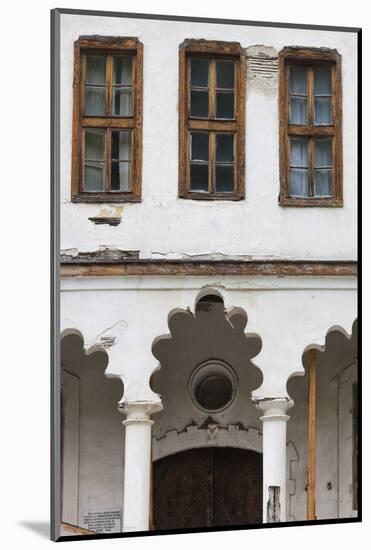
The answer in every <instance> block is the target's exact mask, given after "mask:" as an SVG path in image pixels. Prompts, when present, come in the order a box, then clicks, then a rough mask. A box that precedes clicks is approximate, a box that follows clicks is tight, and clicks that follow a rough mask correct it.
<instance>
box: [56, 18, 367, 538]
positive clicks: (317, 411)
mask: <svg viewBox="0 0 371 550" xmlns="http://www.w3.org/2000/svg"><path fill="white" fill-rule="evenodd" d="M60 33H61V34H60V41H61V134H60V140H61V162H60V165H61V173H60V179H61V193H60V194H61V196H60V199H61V205H60V209H61V297H60V299H61V305H60V308H61V358H62V371H61V379H62V410H61V413H62V414H61V416H62V456H61V462H62V471H61V489H62V502H61V508H62V515H61V521H62V524H63V525H64V527H63V529H65V530H66V533H68V532H69V531H68V529H70V528H71V527H70V526H71V525H72V526H77V527H79V528H80V529H87V530H89V531H93V532H114V531H146V530H148V529H159V530H160V529H180V528H194V527H212V526H223V525H239V524H244V525H248V524H256V523H261V522H268V523H269V522H284V521H294V520H296V521H300V520H306V519H332V518H348V517H354V516H355V515H356V514H357V468H356V464H357V460H356V456H357V437H356V436H357V429H356V422H357V417H356V410H357V395H358V393H357V321H356V320H357V277H356V260H357V256H356V255H357V162H356V159H357V123H356V121H357V88H356V83H357V35H356V33H354V32H347V31H345V30H344V31H329V30H310V29H300V28H283V27H282V28H278V27H262V26H258V25H256V26H255V25H244V24H241V25H238V24H228V23H225V22H221V23H211V22H208V21H207V20H206V21H204V22H202V21H200V22H194V21H187V20H156V19H141V18H128V17H113V16H97V15H95V16H93V15H78V14H75V15H73V14H62V15H61V31H60Z"/></svg>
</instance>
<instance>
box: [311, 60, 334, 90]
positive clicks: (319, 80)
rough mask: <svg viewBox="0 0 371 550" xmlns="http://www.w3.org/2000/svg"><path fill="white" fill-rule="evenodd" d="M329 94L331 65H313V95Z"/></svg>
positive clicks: (330, 88)
mask: <svg viewBox="0 0 371 550" xmlns="http://www.w3.org/2000/svg"><path fill="white" fill-rule="evenodd" d="M331 94H332V82H331V67H329V66H326V67H314V95H331Z"/></svg>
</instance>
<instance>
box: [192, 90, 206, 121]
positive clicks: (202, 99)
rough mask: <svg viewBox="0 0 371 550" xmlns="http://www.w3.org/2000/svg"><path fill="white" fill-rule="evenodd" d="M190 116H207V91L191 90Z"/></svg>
mask: <svg viewBox="0 0 371 550" xmlns="http://www.w3.org/2000/svg"><path fill="white" fill-rule="evenodd" d="M191 116H198V117H208V116H209V92H196V91H194V90H193V91H191Z"/></svg>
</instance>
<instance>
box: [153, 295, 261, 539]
mask: <svg viewBox="0 0 371 550" xmlns="http://www.w3.org/2000/svg"><path fill="white" fill-rule="evenodd" d="M246 324H247V315H246V313H245V311H243V310H242V309H241V308H232V309H230V310H229V311H228V312H227V311H226V310H225V306H224V302H223V299H222V297H221V296H220V294H219V293H218V292H217V291H214V290H211V289H203V291H202V292H201V293H200V294H199V296H198V299H197V300H196V305H195V312H194V313H192V312H191V310H190V309H187V310H174V311H173V312H171V313H170V315H169V328H170V333H171V334H170V335H165V336H163V337H160V338H158V339H156V341H155V343H154V346H153V353H154V355H155V357H156V358H157V359H158V360H159V362H160V368H159V369H158V370H157V371H156V372H155V373H154V374H153V375H152V379H151V387H152V389H153V391H155V392H156V393H159V394H160V395H161V399H162V403H163V406H164V408H163V410H162V411H161V412H159V413H157V414H154V415H153V419H154V421H155V422H154V426H153V443H154V444H153V449H154V453H155V457H154V459H155V462H154V464H153V513H152V516H153V526H154V528H155V529H180V528H194V527H212V526H217V525H219V526H221V525H247V524H251V523H260V522H261V521H262V514H261V511H262V502H261V499H262V494H261V493H262V455H261V432H260V430H261V426H260V421H259V416H260V413H259V412H258V411H257V409H256V407H255V405H254V403H253V402H252V401H251V399H250V397H251V393H252V391H253V390H254V389H255V388H257V387H259V385H260V384H261V382H262V374H261V372H260V370H259V369H258V368H257V367H256V366H255V365H254V364H253V362H252V358H253V357H255V356H256V355H257V354H258V353H259V351H260V349H261V345H262V344H261V339H260V337H259V336H258V335H257V334H253V333H245V332H244V330H245V327H246ZM185 436H187V437H185ZM166 455H171V456H166ZM156 459H157V460H156ZM222 495H224V500H223V498H222Z"/></svg>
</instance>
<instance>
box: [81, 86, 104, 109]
mask: <svg viewBox="0 0 371 550" xmlns="http://www.w3.org/2000/svg"><path fill="white" fill-rule="evenodd" d="M105 113H106V88H93V87H91V86H86V88H85V114H86V115H88V116H99V115H104V114H105Z"/></svg>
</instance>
